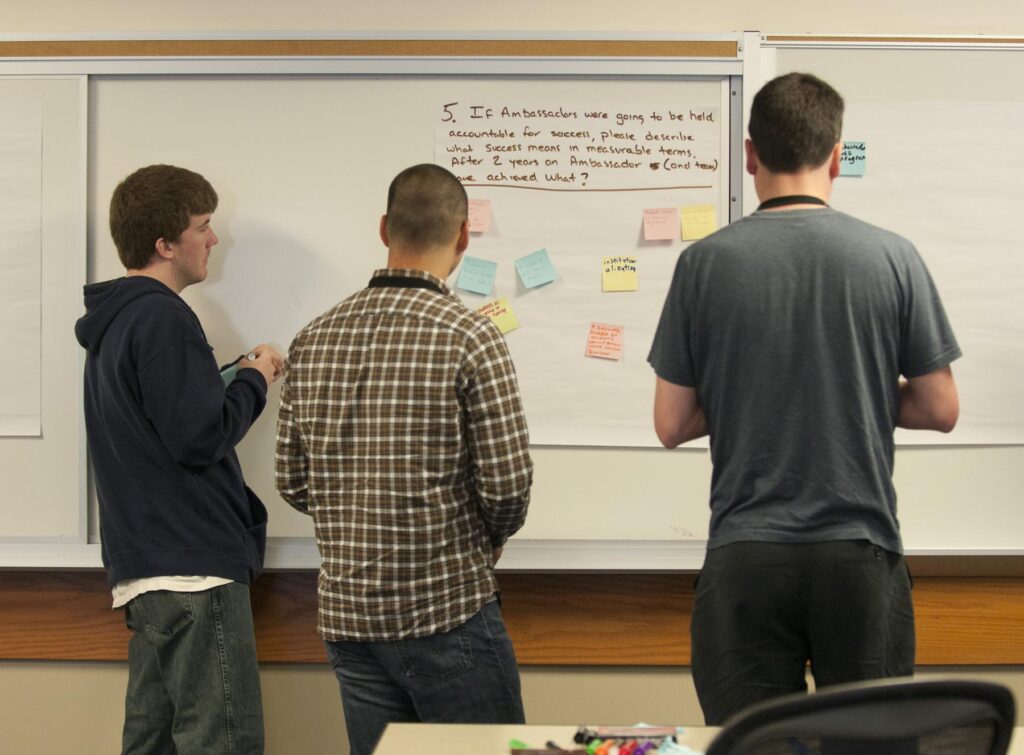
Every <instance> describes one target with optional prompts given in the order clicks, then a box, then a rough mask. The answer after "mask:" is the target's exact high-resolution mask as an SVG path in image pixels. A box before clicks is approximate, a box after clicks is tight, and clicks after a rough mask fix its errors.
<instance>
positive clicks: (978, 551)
mask: <svg viewBox="0 0 1024 755" xmlns="http://www.w3.org/2000/svg"><path fill="white" fill-rule="evenodd" d="M906 555H907V558H908V561H909V562H910V567H911V571H912V572H913V573H914V574H915V575H919V576H924V575H941V576H964V577H967V576H1024V549H994V548H967V549H955V548H946V549H941V548H913V547H910V548H907V551H906ZM703 561H704V541H702V540H692V541H685V542H681V541H676V540H647V541H639V540H512V541H510V542H509V544H508V545H507V546H506V548H505V553H504V555H503V556H502V559H501V562H500V563H499V564H498V571H499V572H548V573H550V572H593V571H603V572H695V571H697V570H699V569H700V567H701V564H702V563H703ZM319 566H320V555H319V553H317V549H316V544H315V543H314V542H313V541H312V540H309V539H306V538H287V537H276V538H271V539H270V540H269V542H268V543H267V559H266V568H267V570H268V571H285V570H306V569H316V568H318V567H319ZM102 567H103V564H102V561H101V559H100V546H99V544H96V543H54V542H34V543H29V542H22V543H12V542H0V569H47V570H51V571H58V570H61V569H101V568H102Z"/></svg>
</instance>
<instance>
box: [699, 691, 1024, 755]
mask: <svg viewBox="0 0 1024 755" xmlns="http://www.w3.org/2000/svg"><path fill="white" fill-rule="evenodd" d="M1015 712H1016V708H1015V706H1014V701H1013V694H1012V693H1011V692H1010V690H1009V689H1007V688H1006V687H1004V686H1003V685H1000V684H994V683H992V682H985V681H975V680H967V679H947V680H926V681H908V680H880V681H873V682H862V683H857V684H849V685H838V686H835V687H828V688H825V689H823V690H821V691H819V692H815V693H812V694H809V695H805V694H797V695H787V696H785V697H779V698H776V699H773V700H767V701H765V702H763V703H759V704H757V705H752V706H750V707H749V708H747V709H746V710H743V711H741V712H740V713H738V714H736V715H735V716H733V717H732V718H731V719H729V720H728V721H727V722H726V724H725V726H723V727H722V731H721V732H720V733H719V734H718V736H717V737H715V739H714V740H713V741H712V742H711V744H710V745H709V746H708V749H707V752H706V755H1004V754H1005V753H1006V751H1007V749H1008V748H1009V745H1010V737H1011V735H1012V733H1013V725H1014V719H1015Z"/></svg>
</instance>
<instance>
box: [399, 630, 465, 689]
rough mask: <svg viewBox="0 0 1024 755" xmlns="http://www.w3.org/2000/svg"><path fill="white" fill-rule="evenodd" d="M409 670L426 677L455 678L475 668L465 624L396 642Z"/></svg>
mask: <svg viewBox="0 0 1024 755" xmlns="http://www.w3.org/2000/svg"><path fill="white" fill-rule="evenodd" d="M395 648H396V650H397V651H398V657H399V658H400V659H401V661H402V666H403V667H404V669H405V673H406V675H407V676H410V677H418V678H422V679H451V678H453V677H456V676H459V675H461V674H465V673H466V672H467V671H471V670H472V669H473V651H472V648H471V646H470V640H469V630H468V628H467V627H466V625H465V624H463V625H462V626H458V627H456V628H455V629H452V630H450V631H448V632H439V633H438V634H432V635H430V636H429V637H416V638H414V639H409V640H399V641H397V642H396V643H395Z"/></svg>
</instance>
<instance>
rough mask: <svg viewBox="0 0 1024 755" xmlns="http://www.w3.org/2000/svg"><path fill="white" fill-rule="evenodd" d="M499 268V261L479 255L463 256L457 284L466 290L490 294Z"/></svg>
mask: <svg viewBox="0 0 1024 755" xmlns="http://www.w3.org/2000/svg"><path fill="white" fill-rule="evenodd" d="M497 270H498V263H497V262H491V261H490V260H482V259H480V258H479V257H463V258H462V267H461V268H459V280H458V282H457V283H456V284H455V285H456V286H458V287H459V288H461V289H463V290H464V291H472V292H473V293H474V294H483V295H484V296H490V294H491V289H492V288H494V274H495V272H497Z"/></svg>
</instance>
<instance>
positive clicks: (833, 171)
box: [828, 142, 843, 181]
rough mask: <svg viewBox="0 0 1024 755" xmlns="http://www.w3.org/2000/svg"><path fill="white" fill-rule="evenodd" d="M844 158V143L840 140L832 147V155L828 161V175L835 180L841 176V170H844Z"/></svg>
mask: <svg viewBox="0 0 1024 755" xmlns="http://www.w3.org/2000/svg"><path fill="white" fill-rule="evenodd" d="M842 159H843V143H842V142H839V143H838V144H836V146H835V147H833V148H832V155H831V156H830V157H829V163H828V176H829V178H831V179H832V180H833V181H834V180H835V179H836V178H838V177H839V172H840V170H842Z"/></svg>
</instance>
